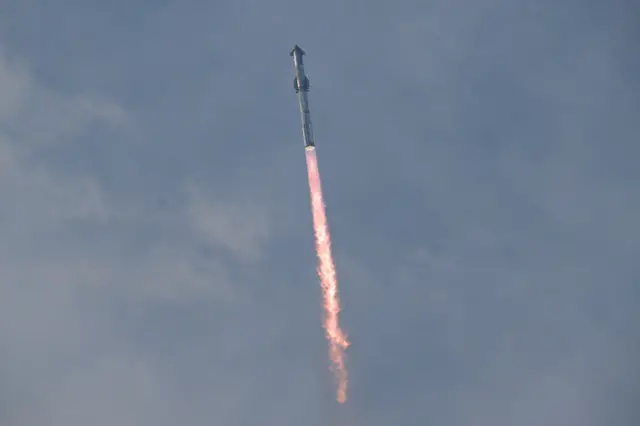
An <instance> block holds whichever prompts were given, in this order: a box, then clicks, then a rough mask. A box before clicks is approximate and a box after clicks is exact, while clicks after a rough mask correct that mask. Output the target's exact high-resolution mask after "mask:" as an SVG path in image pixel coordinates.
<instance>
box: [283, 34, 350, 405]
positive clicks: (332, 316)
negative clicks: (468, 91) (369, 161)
mask: <svg viewBox="0 0 640 426" xmlns="http://www.w3.org/2000/svg"><path fill="white" fill-rule="evenodd" d="M290 55H291V56H292V57H293V67H294V70H295V77H294V78H293V88H294V89H295V90H296V93H297V94H298V103H299V106H300V119H301V120H302V137H303V140H304V149H305V155H306V157H307V174H308V175H309V191H310V193H311V212H312V213H313V229H314V233H315V242H316V254H317V255H318V269H317V271H318V276H319V277H320V285H321V287H322V298H323V306H324V324H323V325H324V328H325V331H326V337H327V340H328V341H329V360H330V362H331V370H332V371H333V373H334V374H335V376H336V379H337V381H338V390H337V400H338V402H339V403H341V404H343V403H344V402H346V400H347V378H348V376H347V367H346V365H345V353H344V351H345V349H346V348H347V347H348V346H349V342H348V341H347V338H346V336H345V335H344V333H343V332H342V330H341V329H340V323H339V314H340V298H339V297H338V281H337V279H336V268H335V266H334V264H333V256H332V255H331V237H330V235H329V225H328V224H327V214H326V212H325V204H324V198H323V196H322V185H321V184H320V172H319V171H318V158H317V157H316V149H315V142H314V140H313V132H312V130H311V112H310V111H309V100H308V98H307V92H308V91H309V87H310V84H309V78H307V75H306V74H305V72H304V63H303V62H304V61H303V58H302V57H303V56H304V55H305V52H304V51H303V50H302V49H301V48H300V47H299V46H298V45H296V46H294V48H293V50H292V51H291V53H290Z"/></svg>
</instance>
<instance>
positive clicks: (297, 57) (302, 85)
mask: <svg viewBox="0 0 640 426" xmlns="http://www.w3.org/2000/svg"><path fill="white" fill-rule="evenodd" d="M304 54H305V53H304V51H303V50H302V49H300V47H298V45H296V46H295V47H294V48H293V50H292V51H291V56H293V67H294V70H295V77H294V78H293V88H294V89H295V90H296V93H297V94H298V103H299V104H300V118H301V119H302V138H303V140H304V148H305V149H313V148H314V147H315V142H314V140H313V132H312V131H311V112H310V111H309V100H308V98H307V92H308V91H309V79H308V78H307V76H306V74H305V73H304V64H303V61H302V56H303V55H304Z"/></svg>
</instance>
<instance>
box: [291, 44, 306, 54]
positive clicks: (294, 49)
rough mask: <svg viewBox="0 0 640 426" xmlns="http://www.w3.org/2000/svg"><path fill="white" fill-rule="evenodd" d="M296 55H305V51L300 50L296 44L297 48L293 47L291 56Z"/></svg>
mask: <svg viewBox="0 0 640 426" xmlns="http://www.w3.org/2000/svg"><path fill="white" fill-rule="evenodd" d="M294 54H302V55H304V51H303V50H302V49H301V48H300V46H298V45H297V44H296V45H295V46H293V50H292V51H291V56H293V55H294Z"/></svg>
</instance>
